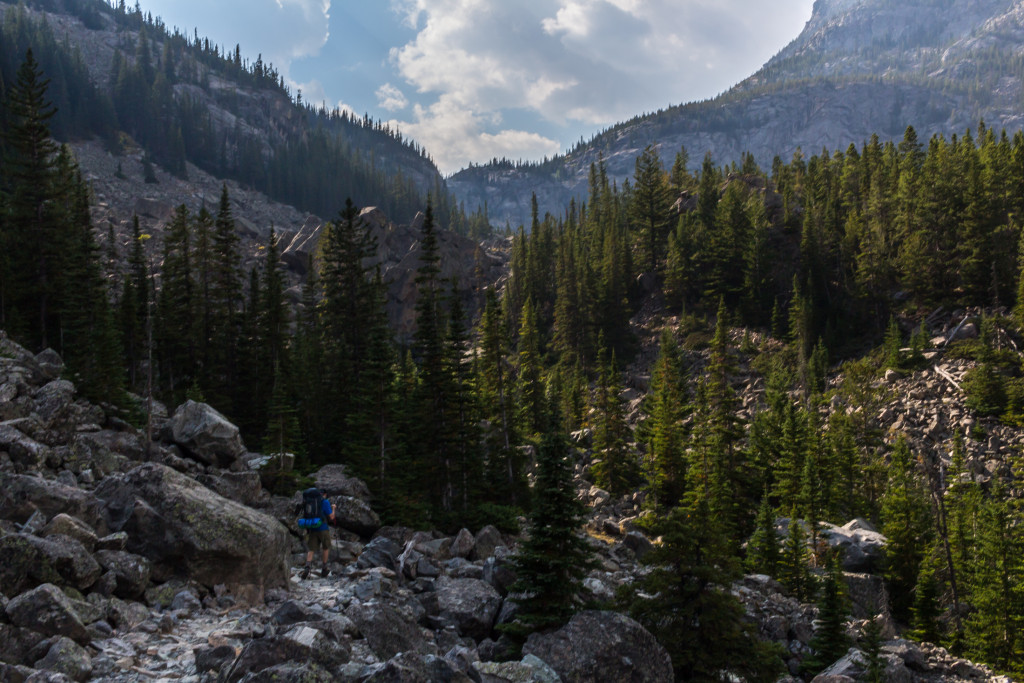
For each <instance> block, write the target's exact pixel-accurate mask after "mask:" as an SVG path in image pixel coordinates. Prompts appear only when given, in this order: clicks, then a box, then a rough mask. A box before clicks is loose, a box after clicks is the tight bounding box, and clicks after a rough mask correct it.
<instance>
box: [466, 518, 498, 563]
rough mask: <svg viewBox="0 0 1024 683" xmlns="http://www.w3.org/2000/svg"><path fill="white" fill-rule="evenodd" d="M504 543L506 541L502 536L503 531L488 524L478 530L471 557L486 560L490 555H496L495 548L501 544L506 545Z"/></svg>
mask: <svg viewBox="0 0 1024 683" xmlns="http://www.w3.org/2000/svg"><path fill="white" fill-rule="evenodd" d="M504 543H505V541H504V539H502V537H501V532H500V531H498V530H497V529H496V528H494V527H493V526H491V525H490V524H488V525H487V526H485V527H484V528H483V529H481V530H480V531H478V532H477V534H476V537H475V538H474V545H473V551H472V553H471V554H470V559H473V560H486V559H487V558H488V557H491V556H492V555H494V549H495V548H497V547H498V546H500V545H504Z"/></svg>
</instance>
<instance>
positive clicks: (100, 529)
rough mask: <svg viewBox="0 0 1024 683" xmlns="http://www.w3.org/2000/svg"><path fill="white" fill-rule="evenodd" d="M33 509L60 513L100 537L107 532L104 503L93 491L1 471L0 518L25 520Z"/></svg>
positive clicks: (48, 517)
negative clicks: (77, 520) (87, 527)
mask: <svg viewBox="0 0 1024 683" xmlns="http://www.w3.org/2000/svg"><path fill="white" fill-rule="evenodd" d="M36 510H38V511H40V512H41V513H43V514H44V515H45V516H46V518H47V519H50V518H52V517H54V516H56V515H58V514H60V513H62V512H63V513H66V514H69V515H71V516H73V517H76V518H78V519H79V520H81V521H82V522H85V523H86V524H87V525H89V526H90V527H91V528H93V529H94V530H95V531H96V532H97V533H98V534H99V535H101V536H102V535H105V534H107V533H108V529H107V525H106V515H105V511H104V505H103V503H102V502H101V501H100V500H99V499H98V498H97V497H96V496H95V495H93V494H92V493H90V492H88V491H83V490H82V489H80V488H77V487H75V486H67V485H65V484H61V483H60V482H57V481H53V480H50V479H43V478H42V477H36V476H28V475H20V474H6V473H2V472H0V519H9V520H13V521H16V522H24V521H25V520H27V519H28V518H29V517H30V516H31V515H32V513H33V512H35V511H36Z"/></svg>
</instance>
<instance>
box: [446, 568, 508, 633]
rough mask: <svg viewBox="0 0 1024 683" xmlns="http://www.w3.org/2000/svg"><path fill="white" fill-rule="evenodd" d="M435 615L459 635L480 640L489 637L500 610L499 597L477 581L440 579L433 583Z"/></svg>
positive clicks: (491, 589) (492, 589) (486, 584)
mask: <svg viewBox="0 0 1024 683" xmlns="http://www.w3.org/2000/svg"><path fill="white" fill-rule="evenodd" d="M435 588H436V592H437V608H438V616H439V617H440V619H441V620H442V621H444V622H447V623H449V624H451V625H452V626H454V627H455V629H456V630H457V631H458V632H459V634H460V635H463V636H468V637H470V638H473V639H474V640H483V639H484V638H487V637H488V636H490V634H491V630H492V629H493V628H494V620H495V618H496V617H497V616H498V610H499V609H501V595H500V594H499V593H498V591H496V590H495V589H494V588H493V587H492V586H491V585H490V584H488V583H486V582H484V581H481V580H480V579H451V578H448V577H446V576H442V577H440V578H439V579H438V580H437V582H436V583H435Z"/></svg>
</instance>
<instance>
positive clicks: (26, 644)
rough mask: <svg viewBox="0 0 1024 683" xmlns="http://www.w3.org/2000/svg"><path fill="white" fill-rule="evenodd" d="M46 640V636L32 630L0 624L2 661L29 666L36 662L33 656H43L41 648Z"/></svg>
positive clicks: (0, 679) (0, 677) (0, 654)
mask: <svg viewBox="0 0 1024 683" xmlns="http://www.w3.org/2000/svg"><path fill="white" fill-rule="evenodd" d="M45 640H47V637H46V636H45V635H43V634H42V633H38V632H37V631H33V630H32V629H29V628H22V627H20V626H14V625H13V624H3V623H0V661H2V662H7V663H9V664H16V665H24V666H29V665H31V664H33V663H34V662H35V657H33V655H35V654H37V653H38V654H42V652H39V648H40V645H44V642H43V641H45ZM43 651H45V649H44V650H43ZM2 680H4V678H3V677H2V676H0V681H2Z"/></svg>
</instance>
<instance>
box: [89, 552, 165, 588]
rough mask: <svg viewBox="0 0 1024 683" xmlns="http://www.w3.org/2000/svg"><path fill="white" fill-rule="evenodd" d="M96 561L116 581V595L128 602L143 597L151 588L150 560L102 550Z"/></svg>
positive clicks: (125, 553)
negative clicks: (148, 588)
mask: <svg viewBox="0 0 1024 683" xmlns="http://www.w3.org/2000/svg"><path fill="white" fill-rule="evenodd" d="M96 559H97V560H99V563H100V565H102V566H103V568H104V569H105V570H107V571H108V572H110V573H111V576H112V577H113V579H114V595H116V596H117V597H119V598H125V599H127V600H135V599H138V598H140V597H142V594H143V593H145V592H146V587H147V586H149V576H150V573H151V569H150V566H149V560H147V559H146V558H144V557H142V556H140V555H134V554H132V553H127V552H124V551H123V550H100V551H99V552H97V553H96Z"/></svg>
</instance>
